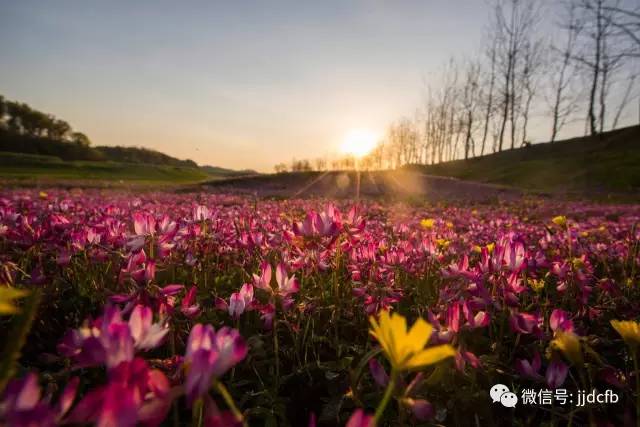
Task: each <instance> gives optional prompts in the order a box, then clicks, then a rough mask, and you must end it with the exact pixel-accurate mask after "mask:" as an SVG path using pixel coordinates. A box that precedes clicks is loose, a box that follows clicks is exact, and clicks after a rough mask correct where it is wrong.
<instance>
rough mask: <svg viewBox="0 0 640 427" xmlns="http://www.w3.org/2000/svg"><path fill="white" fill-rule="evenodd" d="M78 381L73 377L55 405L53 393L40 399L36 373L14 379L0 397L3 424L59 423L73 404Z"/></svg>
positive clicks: (25, 426)
mask: <svg viewBox="0 0 640 427" xmlns="http://www.w3.org/2000/svg"><path fill="white" fill-rule="evenodd" d="M78 383H79V380H78V378H75V377H74V378H72V379H71V380H70V381H69V383H68V384H67V386H66V387H65V388H64V390H63V391H62V393H61V394H60V398H59V400H58V403H57V404H56V405H55V406H54V405H52V404H51V402H50V401H51V399H50V397H46V398H44V399H41V391H40V386H39V385H38V377H37V376H36V374H34V373H29V374H27V376H26V377H24V378H21V379H14V380H12V381H11V382H10V383H9V384H8V385H7V388H6V389H5V391H4V393H3V395H2V399H0V424H1V425H5V424H4V423H6V425H7V426H12V427H32V426H39V427H40V426H44V427H48V426H54V425H56V424H57V423H58V422H60V420H61V419H62V418H63V417H64V415H65V414H66V413H67V411H69V408H71V405H72V404H73V401H74V399H75V397H76V392H77V390H78ZM3 422H4V423H3Z"/></svg>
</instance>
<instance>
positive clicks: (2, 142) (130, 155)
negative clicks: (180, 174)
mask: <svg viewBox="0 0 640 427" xmlns="http://www.w3.org/2000/svg"><path fill="white" fill-rule="evenodd" d="M0 151H6V152H14V153H25V154H36V155H46V156H55V157H58V158H60V159H62V160H66V161H73V160H89V161H115V162H124V163H144V164H154V165H167V166H176V167H190V168H197V167H198V165H197V164H196V162H194V161H193V160H189V159H187V160H180V159H177V158H175V157H171V156H169V155H167V154H164V153H161V152H159V151H155V150H150V149H147V148H143V147H121V146H114V147H111V146H98V147H92V146H91V140H90V139H89V137H88V136H86V135H85V134H84V133H82V132H77V131H74V130H73V128H72V127H71V125H69V123H67V122H66V121H64V120H61V119H58V118H56V117H55V116H53V115H52V114H47V113H43V112H41V111H38V110H36V109H34V108H31V107H30V106H29V105H28V104H25V103H23V102H18V101H10V100H7V99H5V97H4V96H2V95H0Z"/></svg>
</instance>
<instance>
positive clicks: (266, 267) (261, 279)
mask: <svg viewBox="0 0 640 427" xmlns="http://www.w3.org/2000/svg"><path fill="white" fill-rule="evenodd" d="M253 284H254V286H255V287H256V288H259V289H264V290H265V291H269V292H272V289H271V264H269V263H268V262H266V261H264V262H262V264H261V265H260V275H259V276H258V275H257V274H254V275H253Z"/></svg>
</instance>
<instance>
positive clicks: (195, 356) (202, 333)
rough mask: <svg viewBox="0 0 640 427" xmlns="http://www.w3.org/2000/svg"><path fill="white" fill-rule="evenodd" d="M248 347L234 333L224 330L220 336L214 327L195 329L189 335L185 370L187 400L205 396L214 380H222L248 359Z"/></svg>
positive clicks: (228, 329) (220, 332)
mask: <svg viewBox="0 0 640 427" xmlns="http://www.w3.org/2000/svg"><path fill="white" fill-rule="evenodd" d="M247 351H248V349H247V345H246V344H245V342H244V339H243V338H242V336H240V333H239V332H238V331H237V330H235V329H230V328H227V327H222V328H221V329H220V330H219V331H218V332H217V333H216V332H215V330H214V329H213V327H212V326H211V325H202V324H200V323H198V324H196V325H194V327H193V328H192V329H191V333H190V334H189V340H188V342H187V352H186V355H185V366H186V367H187V379H186V383H185V388H186V391H187V399H188V401H189V403H192V402H193V401H194V399H195V398H197V397H198V396H202V395H204V394H205V393H206V391H207V390H208V389H209V387H210V385H211V379H212V378H213V377H216V378H217V377H220V376H222V375H223V374H224V373H225V372H226V371H228V370H229V369H230V368H231V367H232V366H234V365H236V364H237V363H238V362H240V361H241V360H242V359H244V358H245V357H246V355H247Z"/></svg>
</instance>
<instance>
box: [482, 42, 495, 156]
mask: <svg viewBox="0 0 640 427" xmlns="http://www.w3.org/2000/svg"><path fill="white" fill-rule="evenodd" d="M488 57H489V74H488V76H485V79H487V82H486V83H487V86H488V89H486V90H484V91H482V99H483V101H484V126H483V131H482V142H481V145H480V155H481V156H483V155H484V147H485V145H486V143H487V136H488V133H489V123H490V122H491V117H492V115H493V112H494V111H493V102H494V88H495V83H496V40H495V39H494V40H493V41H492V43H491V45H490V47H489V49H488ZM481 90H482V89H481Z"/></svg>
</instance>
